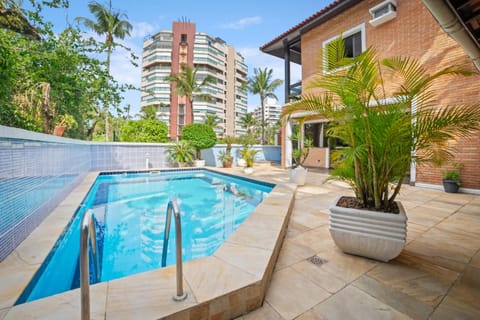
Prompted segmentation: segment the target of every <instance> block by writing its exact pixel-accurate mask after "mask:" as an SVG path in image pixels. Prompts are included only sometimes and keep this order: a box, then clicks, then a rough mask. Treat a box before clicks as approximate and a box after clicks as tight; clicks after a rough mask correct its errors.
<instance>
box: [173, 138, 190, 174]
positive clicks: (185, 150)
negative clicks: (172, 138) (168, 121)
mask: <svg viewBox="0 0 480 320" xmlns="http://www.w3.org/2000/svg"><path fill="white" fill-rule="evenodd" d="M194 155H195V148H194V147H193V146H192V145H191V144H190V143H189V142H188V141H186V140H180V141H178V142H177V143H175V144H174V145H172V146H168V147H167V159H168V161H170V162H171V163H174V164H177V165H178V166H179V167H186V166H188V165H190V164H191V163H192V162H193V157H194Z"/></svg>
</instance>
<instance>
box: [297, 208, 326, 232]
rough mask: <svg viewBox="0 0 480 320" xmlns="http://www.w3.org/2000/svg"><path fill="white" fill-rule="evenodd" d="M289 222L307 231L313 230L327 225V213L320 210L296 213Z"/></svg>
mask: <svg viewBox="0 0 480 320" xmlns="http://www.w3.org/2000/svg"><path fill="white" fill-rule="evenodd" d="M290 221H291V222H293V223H297V224H300V225H302V226H304V227H306V228H308V229H314V228H317V227H320V226H323V225H327V224H328V213H325V212H323V211H321V210H318V209H317V210H310V211H298V210H296V211H295V212H294V213H293V214H292V216H291V217H290Z"/></svg>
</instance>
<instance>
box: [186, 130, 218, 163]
mask: <svg viewBox="0 0 480 320" xmlns="http://www.w3.org/2000/svg"><path fill="white" fill-rule="evenodd" d="M182 140H187V141H189V142H190V143H191V144H192V145H193V146H194V147H195V149H196V159H197V160H199V159H200V151H201V150H202V149H208V148H211V147H213V146H214V145H215V143H216V142H217V136H216V135H215V132H214V131H213V129H212V127H210V126H209V125H206V124H204V123H192V124H188V125H186V126H185V127H183V130H182Z"/></svg>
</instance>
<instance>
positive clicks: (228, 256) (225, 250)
mask: <svg viewBox="0 0 480 320" xmlns="http://www.w3.org/2000/svg"><path fill="white" fill-rule="evenodd" d="M214 256H215V257H217V258H219V259H221V260H223V261H225V262H227V263H229V264H231V265H232V266H236V267H237V268H240V269H242V270H243V271H245V272H247V273H250V274H252V275H254V276H256V277H257V279H258V280H261V278H262V277H263V275H264V273H265V271H266V270H267V266H268V262H269V261H270V257H271V256H272V250H265V249H260V248H255V247H251V246H244V245H239V244H231V243H227V242H226V243H224V244H222V246H221V247H220V248H219V249H218V250H217V251H216V252H215V254H214Z"/></svg>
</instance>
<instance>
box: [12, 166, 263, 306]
mask: <svg viewBox="0 0 480 320" xmlns="http://www.w3.org/2000/svg"><path fill="white" fill-rule="evenodd" d="M272 188H273V185H271V184H266V183H260V182H258V181H254V180H250V179H244V178H238V177H234V176H231V175H224V174H219V173H215V172H212V171H209V170H205V169H202V170H182V171H173V172H172V171H160V172H147V173H117V174H101V175H100V176H99V177H98V178H97V180H96V181H95V183H94V185H93V186H92V188H91V190H90V192H89V194H88V195H87V196H86V198H85V200H84V202H83V204H82V206H81V207H80V208H79V209H78V210H77V212H76V213H75V215H74V216H73V218H72V221H71V222H70V223H69V225H68V226H67V227H66V229H65V231H64V233H63V234H62V236H61V237H60V239H59V240H58V241H57V243H56V244H55V246H54V248H53V249H52V251H51V252H50V254H49V256H48V257H47V259H46V261H45V262H44V263H43V264H42V266H41V267H40V269H39V270H38V271H37V273H36V275H35V276H34V278H33V279H32V281H31V282H30V284H29V285H28V286H27V288H26V289H25V291H24V292H23V294H22V295H21V296H20V298H19V299H18V301H17V304H20V303H24V302H28V301H32V300H36V299H39V298H42V297H46V296H50V295H52V294H56V293H60V292H64V291H67V290H71V289H74V288H78V287H79V283H80V281H79V277H80V276H79V258H78V257H79V251H80V250H79V238H80V220H81V217H82V216H83V213H84V212H85V210H87V209H91V210H92V211H93V213H94V219H95V221H96V235H97V244H98V247H99V262H100V270H101V271H100V281H99V282H103V281H109V280H113V279H118V278H121V277H125V276H128V275H132V274H136V273H140V272H144V271H148V270H153V269H156V268H160V267H161V260H162V259H161V257H162V252H163V239H164V230H165V220H166V211H167V205H168V201H169V200H170V199H171V198H176V199H177V202H178V204H179V208H180V212H181V219H182V244H183V249H182V260H183V261H189V260H193V259H197V258H201V257H205V256H209V255H212V254H213V253H214V252H215V251H216V250H217V249H218V248H219V247H220V245H221V244H222V243H223V242H224V241H225V240H226V239H227V238H228V237H229V235H230V234H232V232H234V231H235V230H236V228H237V227H238V226H239V225H240V224H241V223H242V222H243V221H244V220H245V218H246V217H247V216H248V215H249V214H250V213H251V212H252V211H253V209H254V208H255V207H256V206H257V205H258V204H259V203H260V202H261V201H262V200H263V197H264V195H265V194H266V193H268V192H270V191H271V190H272ZM92 260H93V259H90V263H91V265H92V264H93V261H92ZM174 263H175V226H174V223H173V219H172V225H171V230H170V239H169V243H168V247H167V266H168V265H171V264H174ZM90 270H91V277H90V282H91V283H94V280H93V279H94V276H93V274H92V272H93V268H92V267H91V268H90Z"/></svg>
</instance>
